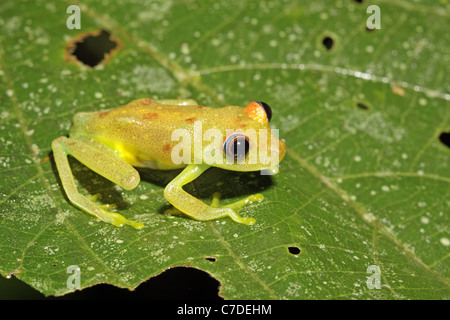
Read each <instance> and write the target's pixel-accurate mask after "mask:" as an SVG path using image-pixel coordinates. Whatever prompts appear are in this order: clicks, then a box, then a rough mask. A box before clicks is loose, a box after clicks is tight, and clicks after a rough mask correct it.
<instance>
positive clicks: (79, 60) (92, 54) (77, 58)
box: [66, 30, 122, 68]
mask: <svg viewBox="0 0 450 320" xmlns="http://www.w3.org/2000/svg"><path fill="white" fill-rule="evenodd" d="M121 47H122V42H121V41H120V40H119V39H117V38H115V37H114V36H113V35H112V34H111V33H109V32H108V31H106V30H97V31H92V32H85V33H82V34H80V35H79V36H77V37H75V38H73V39H72V40H70V41H69V42H68V43H67V46H66V61H70V62H74V63H76V64H83V65H85V66H88V67H90V68H94V67H96V66H98V65H99V64H106V63H108V62H109V59H110V58H111V56H112V55H113V54H114V53H115V52H116V51H117V50H119V49H120V48H121Z"/></svg>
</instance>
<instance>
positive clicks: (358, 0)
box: [354, 0, 363, 3]
mask: <svg viewBox="0 0 450 320" xmlns="http://www.w3.org/2000/svg"><path fill="white" fill-rule="evenodd" d="M354 1H355V2H356V3H363V0H354Z"/></svg>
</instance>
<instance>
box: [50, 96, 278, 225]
mask: <svg viewBox="0 0 450 320" xmlns="http://www.w3.org/2000/svg"><path fill="white" fill-rule="evenodd" d="M271 116H272V111H271V109H270V107H269V106H268V105H267V104H266V103H264V102H256V101H253V102H251V103H249V104H248V105H247V106H246V107H245V108H241V107H238V106H226V107H222V108H209V107H205V106H201V105H198V103H197V102H196V101H194V100H191V99H186V100H171V99H167V100H158V101H157V100H153V99H149V98H144V99H138V100H134V101H132V102H130V103H128V104H127V105H124V106H121V107H118V108H115V109H109V110H104V111H98V112H82V113H77V114H75V116H74V118H73V126H72V128H71V130H70V137H69V138H67V137H59V138H57V139H55V140H54V141H53V142H52V149H53V156H54V159H55V162H56V166H57V169H58V173H59V176H60V178H61V182H62V185H63V188H64V190H65V192H66V195H67V197H68V198H69V200H70V201H71V202H72V203H73V204H74V205H75V206H77V207H78V208H80V209H81V210H83V211H85V212H87V213H90V214H92V215H94V216H96V217H97V218H98V219H100V220H102V221H104V222H107V223H111V224H113V225H115V226H123V225H126V224H127V225H130V226H132V227H134V228H136V229H141V228H142V227H143V226H144V225H143V224H142V223H140V222H135V221H131V220H128V219H126V218H125V217H123V216H122V215H120V214H118V213H115V212H111V211H109V210H107V209H109V208H111V205H98V204H96V203H95V196H94V197H86V196H84V195H82V194H81V193H79V192H78V190H77V187H76V184H75V180H74V177H73V175H72V171H71V169H70V166H69V162H68V158H67V156H68V155H70V156H73V157H74V158H76V159H77V160H78V161H80V162H81V163H82V164H84V165H85V166H87V167H88V168H90V169H91V170H93V171H95V172H97V173H98V174H100V175H101V176H103V177H105V178H106V179H108V180H110V181H112V182H114V183H116V184H118V185H119V186H121V187H122V188H124V189H126V190H130V189H133V188H135V187H136V186H137V185H138V184H139V181H140V177H139V173H138V171H137V170H136V169H135V168H134V167H147V168H153V169H160V170H168V169H177V168H183V167H184V170H183V171H182V172H181V173H180V174H179V175H178V176H177V177H176V178H175V179H173V180H172V181H171V182H170V183H169V184H168V185H167V186H166V187H165V189H164V196H165V198H166V199H167V200H168V201H169V202H170V203H171V204H172V205H173V206H174V207H175V208H174V209H170V210H169V212H168V213H175V212H178V213H179V212H180V211H181V212H182V213H184V214H186V215H188V216H190V217H191V218H193V219H196V220H200V221H206V220H215V219H218V218H222V217H225V216H229V217H230V218H231V219H233V220H234V221H236V222H239V223H244V224H247V225H251V224H253V223H254V222H255V219H254V218H246V217H242V216H239V215H238V212H239V210H240V209H241V208H242V207H243V206H244V205H245V204H247V203H251V202H253V201H261V200H262V199H263V196H262V195H261V194H255V195H251V196H248V197H246V198H245V199H242V200H240V201H237V202H234V203H232V204H228V205H224V206H219V198H220V193H215V194H213V197H212V202H211V204H210V205H207V204H205V203H204V202H202V201H201V200H199V199H197V198H195V197H193V196H192V195H190V194H189V193H187V192H186V191H184V190H183V186H184V185H185V184H187V183H189V182H191V181H193V180H194V179H196V178H198V177H199V176H200V175H201V174H202V173H203V172H205V170H207V169H208V168H210V167H211V166H215V167H219V168H222V169H226V170H233V171H259V170H263V169H268V168H273V167H275V166H278V163H279V161H281V159H282V158H283V157H284V154H285V150H286V146H285V143H284V142H283V141H282V140H278V139H277V138H276V137H275V136H274V135H273V134H272V132H271V130H270V127H269V121H270V119H271ZM198 123H200V124H201V131H199V130H198V126H197V127H196V124H198ZM233 128H236V129H237V128H239V129H241V130H242V131H239V132H244V133H239V132H238V131H236V132H238V133H236V132H231V133H230V129H233ZM176 129H184V130H185V131H186V132H188V133H190V134H191V135H192V136H193V139H192V140H191V142H195V141H197V142H198V141H200V148H199V147H198V144H197V146H195V143H193V144H192V149H191V150H188V151H191V153H190V162H189V163H185V162H183V163H175V162H174V161H173V152H172V150H173V148H174V147H176V146H177V145H178V144H179V143H180V142H179V141H178V140H177V139H174V138H173V132H174V131H175V130H176ZM208 129H215V130H216V132H217V130H218V131H219V132H221V133H222V134H223V138H222V140H221V141H219V143H220V144H221V145H222V147H221V150H220V152H219V153H216V152H213V153H212V155H214V156H216V158H215V159H217V156H218V157H219V159H223V160H224V161H216V162H215V163H210V160H209V161H205V157H206V152H205V154H203V153H202V151H205V150H206V148H207V147H208V146H209V148H210V147H211V144H212V143H211V141H208V139H201V140H198V138H199V137H198V135H203V134H205V133H206V132H207V130H208ZM247 129H254V130H256V132H258V131H261V132H262V131H264V130H261V129H265V130H266V132H268V133H269V134H268V139H262V138H261V137H260V136H259V135H256V136H251V137H250V136H247V135H246V134H245V132H247V131H246V130H247ZM263 140H266V141H263ZM272 142H276V143H275V144H274V143H272ZM274 145H275V146H276V148H277V150H274ZM255 148H259V150H260V151H261V149H263V150H262V151H264V152H262V153H261V152H260V153H259V154H258V155H259V157H258V158H257V161H253V162H251V161H246V160H248V159H247V158H248V157H249V154H250V153H251V151H252V150H253V149H255ZM199 149H200V150H199ZM239 150H240V151H239ZM255 150H256V149H255ZM198 151H200V153H199V152H198ZM183 152H187V151H186V150H183ZM209 154H211V152H210V153H209ZM253 154H255V153H253ZM273 154H276V155H277V157H276V159H275V161H269V158H270V157H271V156H272V155H273ZM230 158H231V159H232V160H233V161H229V159H230ZM234 160H235V161H234ZM271 160H273V157H271ZM274 162H275V163H274Z"/></svg>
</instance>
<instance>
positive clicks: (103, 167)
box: [52, 136, 140, 190]
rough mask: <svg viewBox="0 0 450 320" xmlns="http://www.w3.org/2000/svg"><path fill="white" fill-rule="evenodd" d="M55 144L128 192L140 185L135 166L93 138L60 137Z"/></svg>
mask: <svg viewBox="0 0 450 320" xmlns="http://www.w3.org/2000/svg"><path fill="white" fill-rule="evenodd" d="M54 144H56V145H59V146H60V148H62V149H63V151H64V152H65V153H66V154H67V155H71V156H73V157H74V158H75V159H77V160H78V161H80V162H81V163H82V164H84V165H85V166H86V167H88V168H89V169H91V170H92V171H95V172H96V173H98V174H99V175H101V176H103V177H105V178H106V179H108V180H110V181H112V182H114V183H115V184H118V185H119V186H121V187H122V188H124V189H126V190H131V189H134V188H135V187H136V186H137V185H138V184H139V181H140V177H139V173H138V172H137V170H136V169H135V168H134V167H133V166H131V165H130V164H129V163H127V162H125V160H123V159H121V158H120V157H119V156H117V155H116V154H115V153H114V151H112V150H111V149H109V148H108V147H107V146H105V145H104V144H102V143H100V142H98V141H96V140H94V139H92V138H89V137H83V136H79V137H75V138H73V139H71V138H66V137H60V138H58V139H56V140H55V141H54ZM54 144H52V147H53V145H54Z"/></svg>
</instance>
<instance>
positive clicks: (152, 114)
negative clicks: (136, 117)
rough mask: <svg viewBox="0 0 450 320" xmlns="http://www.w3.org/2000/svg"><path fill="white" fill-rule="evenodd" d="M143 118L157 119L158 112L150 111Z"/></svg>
mask: <svg viewBox="0 0 450 320" xmlns="http://www.w3.org/2000/svg"><path fill="white" fill-rule="evenodd" d="M143 118H144V119H146V120H152V119H156V118H158V114H157V113H156V112H149V113H146V114H144V116H143Z"/></svg>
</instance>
